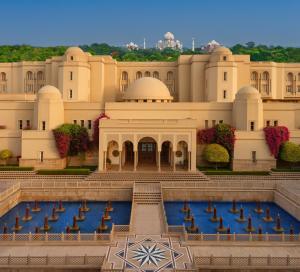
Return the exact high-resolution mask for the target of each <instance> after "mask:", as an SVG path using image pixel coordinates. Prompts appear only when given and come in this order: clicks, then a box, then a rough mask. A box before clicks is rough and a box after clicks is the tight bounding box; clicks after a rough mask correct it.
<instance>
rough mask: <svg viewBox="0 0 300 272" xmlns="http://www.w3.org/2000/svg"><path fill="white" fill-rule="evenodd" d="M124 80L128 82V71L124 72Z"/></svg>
mask: <svg viewBox="0 0 300 272" xmlns="http://www.w3.org/2000/svg"><path fill="white" fill-rule="evenodd" d="M122 80H128V73H127V72H126V71H123V72H122Z"/></svg>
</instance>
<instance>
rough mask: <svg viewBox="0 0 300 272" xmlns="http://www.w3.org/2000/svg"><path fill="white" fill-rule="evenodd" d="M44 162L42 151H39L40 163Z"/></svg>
mask: <svg viewBox="0 0 300 272" xmlns="http://www.w3.org/2000/svg"><path fill="white" fill-rule="evenodd" d="M43 161H44V151H40V162H43Z"/></svg>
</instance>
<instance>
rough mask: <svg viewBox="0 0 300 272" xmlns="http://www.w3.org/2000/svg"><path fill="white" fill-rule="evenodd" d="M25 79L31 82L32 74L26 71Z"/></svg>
mask: <svg viewBox="0 0 300 272" xmlns="http://www.w3.org/2000/svg"><path fill="white" fill-rule="evenodd" d="M26 79H29V80H32V79H33V73H32V72H31V71H28V72H27V73H26Z"/></svg>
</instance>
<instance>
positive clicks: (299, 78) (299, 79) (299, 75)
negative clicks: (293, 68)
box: [298, 73, 300, 81]
mask: <svg viewBox="0 0 300 272" xmlns="http://www.w3.org/2000/svg"><path fill="white" fill-rule="evenodd" d="M298 81H300V73H299V74H298Z"/></svg>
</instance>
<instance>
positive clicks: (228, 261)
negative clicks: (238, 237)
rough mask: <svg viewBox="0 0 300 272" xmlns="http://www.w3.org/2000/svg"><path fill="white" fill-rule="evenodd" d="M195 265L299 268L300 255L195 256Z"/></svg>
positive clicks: (203, 266) (199, 266) (232, 267)
mask: <svg viewBox="0 0 300 272" xmlns="http://www.w3.org/2000/svg"><path fill="white" fill-rule="evenodd" d="M194 265H195V267H197V268H205V267H210V268H211V267H223V268H224V267H226V268H227V269H228V268H229V267H230V268H231V269H234V268H235V267H237V268H245V267H247V268H248V269H250V268H251V267H252V268H255V267H257V268H265V269H270V271H271V268H279V267H280V268H281V269H285V271H286V269H297V268H299V267H300V257H290V256H289V255H287V256H286V257H271V256H270V255H268V256H265V257H254V256H251V255H249V256H247V257H234V256H231V255H230V256H214V255H211V256H207V257H206V256H194Z"/></svg>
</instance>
